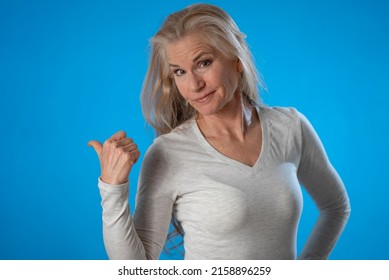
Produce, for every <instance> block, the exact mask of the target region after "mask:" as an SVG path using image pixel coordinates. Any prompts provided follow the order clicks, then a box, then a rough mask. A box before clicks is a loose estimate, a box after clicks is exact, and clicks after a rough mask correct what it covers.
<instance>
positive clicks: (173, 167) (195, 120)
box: [89, 4, 350, 259]
mask: <svg viewBox="0 0 389 280" xmlns="http://www.w3.org/2000/svg"><path fill="white" fill-rule="evenodd" d="M244 37H245V36H244V34H242V33H241V32H240V31H239V29H238V27H237V26H236V24H235V23H234V21H233V20H232V19H231V18H230V16H229V15H227V14H226V13H225V12H224V11H223V10H221V9H220V8H218V7H215V6H212V5H205V4H200V5H192V6H189V7H187V8H185V9H183V10H181V11H179V12H177V13H174V14H172V15H170V16H169V17H168V18H167V19H166V21H165V22H164V24H163V25H162V27H161V29H160V30H159V31H158V32H157V34H156V35H155V36H154V37H153V38H152V41H151V44H152V50H151V60H150V65H149V69H148V73H147V76H146V79H145V83H144V88H143V93H142V105H143V109H144V114H145V117H146V119H147V120H148V121H149V122H150V123H151V125H152V126H153V127H154V128H155V130H156V132H157V134H158V135H159V136H158V137H157V138H156V139H155V141H154V143H153V144H152V145H151V146H150V148H149V149H148V151H147V153H146V155H145V157H144V161H143V164H142V169H141V174H140V178H139V182H138V193H137V202H136V209H135V212H134V216H133V217H131V216H130V211H129V205H128V188H129V182H128V176H129V173H130V171H131V167H132V166H133V164H134V163H135V162H136V161H137V159H138V157H139V151H138V149H137V146H136V144H134V143H133V141H132V140H131V139H130V138H127V137H126V134H125V133H124V132H123V131H119V132H117V133H116V134H114V135H113V136H112V137H111V138H109V139H108V140H107V141H105V143H104V145H102V144H100V143H99V142H98V141H95V140H94V141H91V142H89V144H90V145H91V146H93V147H94V149H95V150H96V152H97V153H98V156H99V160H100V164H101V176H100V178H99V181H98V186H99V188H100V193H101V196H102V207H103V228H104V229H103V230H104V242H105V247H106V250H107V253H108V255H109V257H110V258H111V259H158V258H159V255H160V253H161V250H162V248H163V247H164V244H165V241H166V237H167V234H168V230H169V225H170V223H171V221H172V217H173V220H174V221H176V227H177V229H178V231H179V232H180V233H181V234H182V235H183V240H184V249H185V259H296V258H297V255H296V254H297V253H296V234H297V228H298V222H299V218H300V214H301V210H302V195H301V189H300V183H301V184H302V185H304V187H305V188H306V189H307V191H308V192H309V194H310V195H311V196H312V198H313V199H314V201H315V202H316V204H317V206H318V208H319V210H320V216H319V218H318V221H317V223H316V225H315V227H314V229H313V231H312V233H311V235H310V237H309V239H308V241H307V243H306V244H305V246H304V248H303V250H302V252H301V254H300V255H299V256H298V257H299V258H301V259H325V258H327V257H328V255H329V254H330V252H331V250H332V248H333V247H334V245H335V243H336V241H337V240H338V238H339V236H340V234H341V232H342V230H343V228H344V226H345V223H346V221H347V219H348V216H349V211H350V210H349V209H350V208H349V200H348V196H347V193H346V191H345V189H344V186H343V183H342V181H341V179H340V177H339V176H338V174H337V173H336V171H335V170H334V168H333V167H332V165H331V164H330V162H329V160H328V158H327V156H326V153H325V151H324V149H323V146H322V144H321V142H320V139H319V138H318V136H317V134H316V133H315V131H314V129H313V128H312V126H311V125H310V123H309V122H308V120H307V119H306V118H305V117H304V116H303V115H302V114H301V113H299V112H298V111H296V110H295V109H293V108H280V107H266V106H264V105H261V103H260V101H259V99H258V87H259V84H260V82H259V80H258V78H257V73H256V69H255V66H254V63H253V61H252V57H251V54H250V51H249V49H248V47H247V45H246V42H245V40H244Z"/></svg>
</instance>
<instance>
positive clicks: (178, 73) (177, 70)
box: [173, 69, 185, 77]
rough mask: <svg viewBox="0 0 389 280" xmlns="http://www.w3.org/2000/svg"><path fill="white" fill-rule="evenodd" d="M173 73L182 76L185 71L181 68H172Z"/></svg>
mask: <svg viewBox="0 0 389 280" xmlns="http://www.w3.org/2000/svg"><path fill="white" fill-rule="evenodd" d="M173 74H174V75H175V76H178V77H179V76H182V75H184V74H185V71H184V70H182V69H176V70H174V71H173Z"/></svg>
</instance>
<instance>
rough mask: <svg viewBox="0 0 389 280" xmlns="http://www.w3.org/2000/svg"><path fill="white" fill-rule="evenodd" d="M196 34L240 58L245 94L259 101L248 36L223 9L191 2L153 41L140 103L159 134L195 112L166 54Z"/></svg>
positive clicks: (166, 23) (175, 15)
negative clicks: (178, 85)
mask: <svg viewBox="0 0 389 280" xmlns="http://www.w3.org/2000/svg"><path fill="white" fill-rule="evenodd" d="M194 33H201V34H202V36H204V37H205V38H207V39H208V41H209V45H210V47H212V48H214V49H217V50H219V51H221V52H223V53H224V54H225V55H227V56H228V57H231V58H238V59H239V60H240V61H241V63H242V65H243V74H242V80H241V86H242V88H241V89H242V92H243V95H244V96H245V98H246V99H247V101H249V102H250V103H252V104H258V103H260V99H259V94H258V91H259V87H261V86H263V84H262V82H261V81H260V79H259V75H258V72H257V70H256V67H255V64H254V61H253V57H252V55H251V52H250V50H249V48H248V46H247V43H246V41H245V37H246V35H245V34H243V33H242V32H240V30H239V28H238V26H237V25H236V24H235V22H234V20H233V19H232V18H231V17H230V16H229V15H228V14H227V13H226V12H225V11H223V10H222V9H221V8H219V7H216V6H214V5H209V4H195V5H191V6H188V7H186V8H185V9H183V10H181V11H178V12H176V13H173V14H171V15H169V16H168V17H167V18H166V20H165V22H164V23H163V25H162V27H161V28H160V30H159V31H158V32H157V33H156V35H155V36H154V37H153V38H152V39H151V42H150V43H151V54H150V62H149V68H148V71H147V74H146V77H145V80H144V83H143V89H142V94H141V103H142V110H143V114H144V116H145V118H146V120H147V121H148V123H150V124H151V125H152V126H153V128H154V129H155V131H156V133H157V135H161V134H165V133H168V132H170V131H171V130H172V129H174V128H175V127H177V126H178V125H180V124H182V123H183V122H185V121H187V120H189V119H191V118H192V117H193V116H194V115H195V114H196V111H195V110H194V109H193V108H192V107H191V106H189V105H188V104H187V102H186V100H185V99H184V98H183V97H182V96H181V95H180V93H179V91H178V89H177V87H176V85H175V83H174V80H173V79H172V77H171V75H170V69H169V63H168V61H167V55H166V46H167V45H168V44H170V43H173V42H176V41H178V40H180V39H182V38H183V37H185V36H187V35H190V34H194Z"/></svg>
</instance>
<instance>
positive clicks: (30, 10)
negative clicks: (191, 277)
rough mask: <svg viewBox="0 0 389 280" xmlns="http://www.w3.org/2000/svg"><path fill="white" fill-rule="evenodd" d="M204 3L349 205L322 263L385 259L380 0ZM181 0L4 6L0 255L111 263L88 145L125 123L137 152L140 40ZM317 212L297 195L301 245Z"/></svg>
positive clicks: (386, 42)
mask: <svg viewBox="0 0 389 280" xmlns="http://www.w3.org/2000/svg"><path fill="white" fill-rule="evenodd" d="M205 2H209V3H214V4H216V5H219V6H221V7H222V8H224V9H225V10H226V11H227V12H229V13H230V14H231V16H232V17H233V18H234V19H235V21H236V22H237V24H238V25H239V27H240V28H241V30H242V31H243V32H244V33H246V34H247V35H248V38H247V40H248V42H249V44H250V46H251V48H252V51H253V53H254V56H255V57H256V63H257V65H258V67H259V69H260V71H261V73H262V75H263V77H264V80H265V83H266V85H267V87H268V91H267V92H265V93H264V94H263V99H264V101H265V103H267V104H269V105H274V106H276V105H277V106H293V107H296V108H298V110H300V111H301V112H303V113H304V114H305V115H306V116H307V117H308V118H309V119H310V121H311V122H312V124H313V125H314V127H315V128H316V130H317V132H318V133H319V135H320V136H321V139H322V141H323V143H324V145H325V147H326V150H327V152H328V155H329V157H330V159H331V161H332V163H333V165H334V166H335V167H336V169H337V170H338V172H339V173H340V175H341V176H342V178H343V180H344V183H345V185H346V187H347V190H348V192H349V195H350V198H351V203H352V214H351V217H350V220H349V223H348V225H347V227H346V229H345V231H344V234H343V235H342V237H341V239H340V240H339V242H338V245H337V246H336V248H335V250H334V251H333V254H332V255H331V259H389V241H388V228H389V219H388V218H387V215H388V213H389V203H388V198H389V196H388V194H389V184H388V181H389V180H388V164H387V162H388V157H389V153H388V146H387V143H388V140H387V138H388V105H389V98H388V94H389V81H388V78H389V36H388V35H389V32H388V31H389V17H388V14H389V5H388V4H387V1H376V0H370V1H334V0H332V1H302V0H300V1H280V0H276V1H205ZM191 3H193V1H155V0H151V1H147V2H145V3H144V4H142V3H141V2H131V1H20V0H12V1H10V0H9V1H1V2H0V92H1V102H0V129H1V138H0V141H1V143H0V158H1V161H0V185H1V187H0V199H1V203H0V259H106V258H107V256H106V253H105V250H104V246H103V242H102V232H101V207H100V196H99V193H98V189H97V177H98V175H99V171H100V170H99V169H100V167H99V164H98V160H97V156H96V154H95V153H94V151H93V149H92V148H90V147H88V146H87V142H88V140H91V139H98V140H101V141H103V140H104V139H106V138H107V137H109V136H110V135H111V134H113V133H114V132H116V131H117V130H120V129H124V130H126V131H127V133H128V135H130V136H131V137H133V138H134V139H135V141H136V142H137V143H138V144H139V148H140V150H141V152H142V154H144V152H145V150H146V149H147V147H148V145H149V144H150V143H151V141H152V139H153V136H154V134H153V131H152V130H151V129H150V128H147V126H146V124H145V121H144V119H143V117H142V114H141V110H140V102H139V92H140V88H141V84H142V81H143V77H144V74H145V72H146V67H147V63H148V39H149V38H150V37H151V36H152V35H153V34H154V33H155V32H156V30H157V29H158V27H159V26H160V24H161V23H162V21H163V19H164V18H165V16H167V15H168V14H169V13H171V12H173V11H176V10H178V9H181V8H183V7H185V6H187V5H188V4H191ZM138 172H139V164H137V165H136V167H135V168H134V171H133V172H132V174H131V181H132V186H133V187H132V189H131V198H130V201H131V205H132V206H133V200H134V195H135V186H136V182H137V176H138ZM316 217H317V211H316V209H315V207H314V204H313V203H312V201H310V199H309V197H305V205H304V212H303V216H302V219H301V226H300V230H299V235H298V249H299V250H301V247H302V245H303V243H304V240H305V239H306V237H307V235H308V234H309V231H310V229H311V227H312V225H313V222H314V221H315V219H316ZM162 258H167V257H166V256H165V255H163V256H162Z"/></svg>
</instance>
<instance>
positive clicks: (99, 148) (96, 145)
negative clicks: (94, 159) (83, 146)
mask: <svg viewBox="0 0 389 280" xmlns="http://www.w3.org/2000/svg"><path fill="white" fill-rule="evenodd" d="M88 146H90V147H92V148H93V149H95V151H96V153H97V156H98V157H99V160H100V159H101V154H102V153H103V145H102V144H101V143H100V142H99V141H96V140H91V141H89V142H88Z"/></svg>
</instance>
